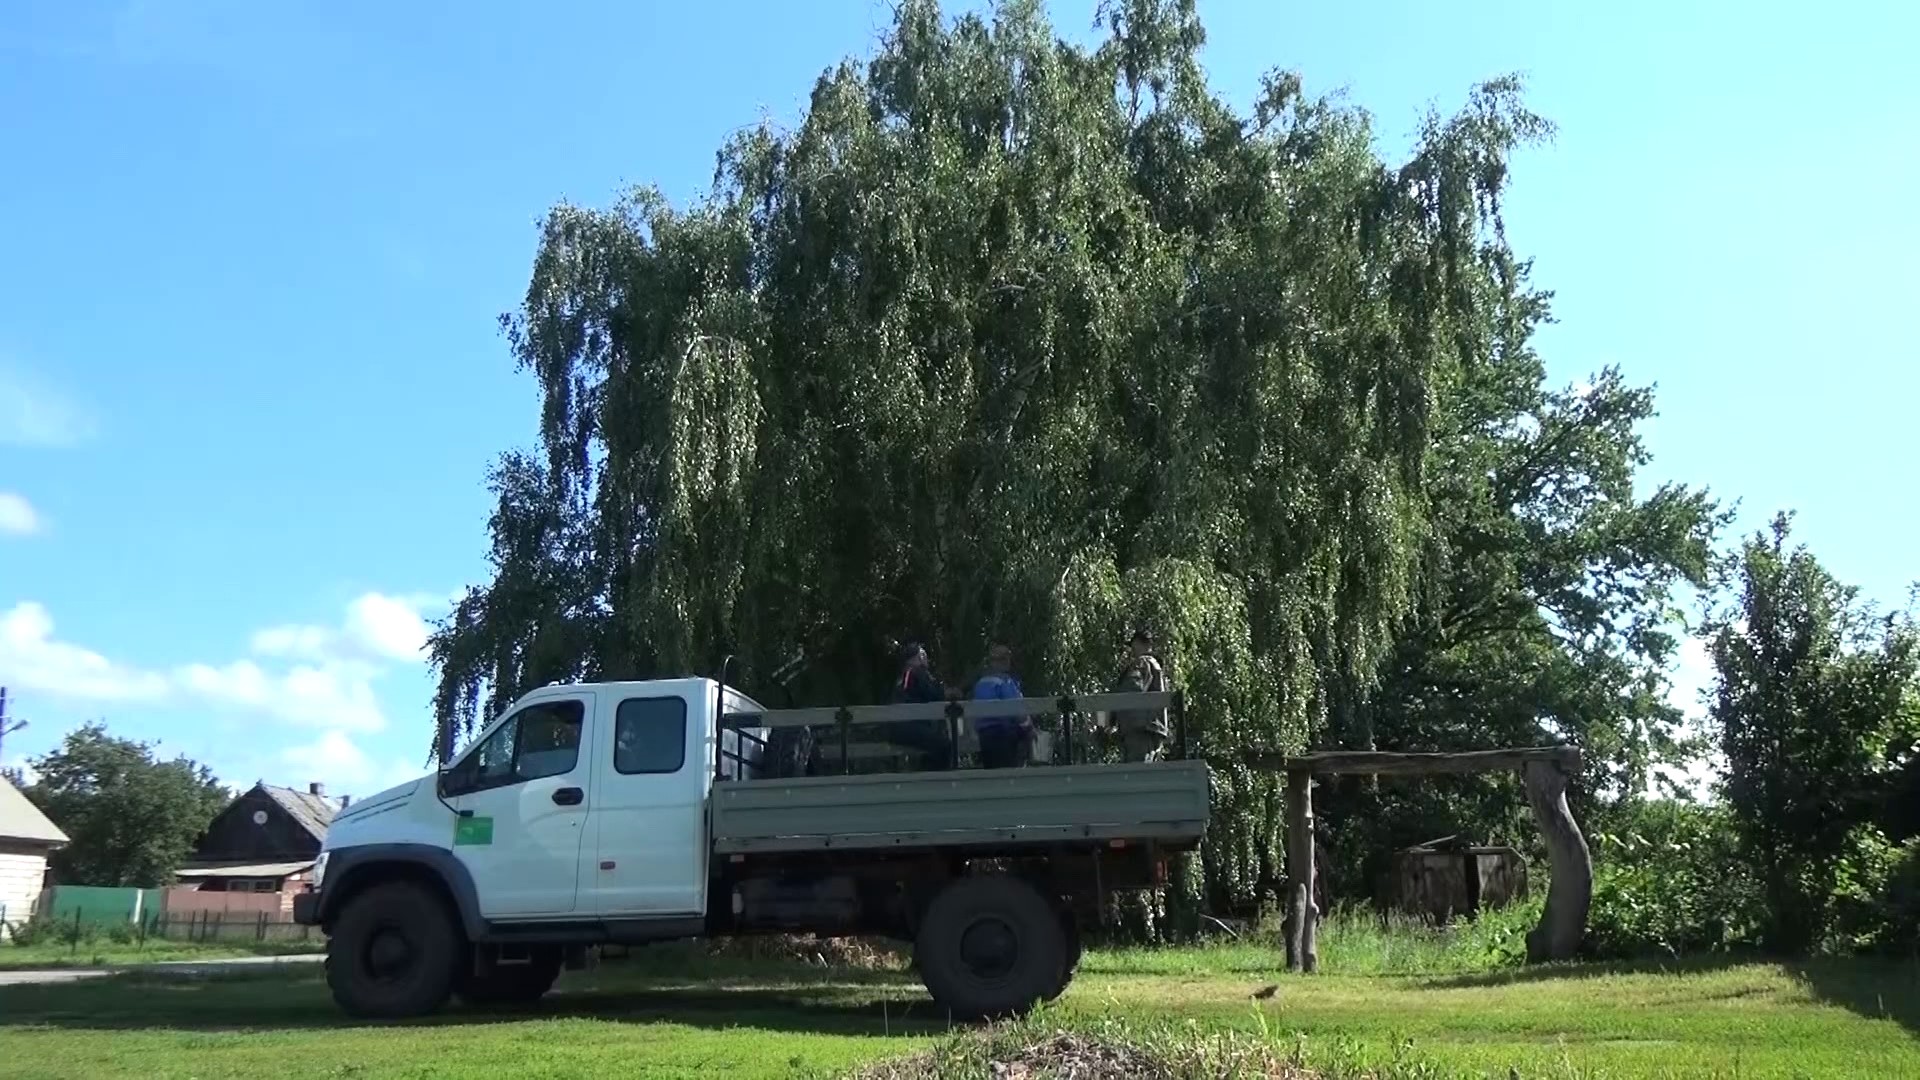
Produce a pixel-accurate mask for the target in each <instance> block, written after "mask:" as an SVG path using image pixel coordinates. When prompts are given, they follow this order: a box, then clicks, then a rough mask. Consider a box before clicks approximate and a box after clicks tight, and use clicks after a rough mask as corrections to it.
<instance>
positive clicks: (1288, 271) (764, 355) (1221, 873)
mask: <svg viewBox="0 0 1920 1080" xmlns="http://www.w3.org/2000/svg"><path fill="white" fill-rule="evenodd" d="M1103 18H1104V26H1105V27H1106V29H1107V31H1108V33H1107V36H1106V38H1105V40H1104V42H1103V43H1102V44H1100V45H1099V46H1098V47H1095V48H1082V47H1079V46H1075V45H1072V44H1068V43H1064V42H1061V41H1059V40H1056V39H1055V38H1054V37H1053V36H1052V34H1051V31H1050V29H1049V28H1048V26H1047V24H1046V22H1045V20H1044V18H1043V17H1042V15H1041V13H1040V10H1039V6H1038V5H1037V4H1036V3H1032V2H1027V0H1023V2H1011V3H1007V4H1003V5H1002V6H1000V7H999V8H998V9H996V10H995V11H994V12H993V13H992V14H991V16H990V17H980V16H974V15H967V16H963V17H961V18H959V19H957V20H952V21H948V20H945V19H943V17H942V16H941V14H940V12H939V10H938V9H937V6H936V5H935V4H934V3H932V2H930V0H909V2H907V3H905V4H903V5H902V6H901V7H900V8H899V10H898V13H897V17H896V20H895V23H894V25H893V27H892V29H891V31H890V32H889V33H888V34H887V35H886V37H885V40H884V41H883V42H882V43H881V45H880V47H879V48H878V50H877V53H876V55H875V57H874V59H873V60H872V61H870V62H869V63H867V64H865V65H855V64H853V63H845V64H842V65H840V66H838V67H837V68H834V69H833V70H831V71H829V72H827V73H826V74H825V75H823V76H822V77H821V79H820V81H819V82H818V84H817V85H816V87H815V88H814V92H813V95H812V100H811V103H810V106H809V108H808V110H807V112H806V115H805V116H804V118H803V119H802V120H801V122H800V123H799V125H798V126H797V127H796V128H794V129H792V130H783V129H781V128H779V127H777V126H775V125H772V124H764V125H762V126H760V127H758V128H756V129H754V130H752V131H750V132H747V133H745V134H743V135H741V136H739V137H737V138H736V139H734V140H733V141H732V142H731V143H729V144H728V145H727V146H726V147H725V148H724V149H723V150H722V151H721V153H720V154H719V159H718V168H717V170H716V182H715V185H714V188H713V191H712V193H711V194H710V195H709V196H708V197H707V198H706V199H704V200H703V201H701V202H699V203H698V204H697V205H694V206H691V207H685V208H678V207H674V206H672V205H669V203H668V202H667V201H666V200H665V199H663V198H662V197H661V196H660V195H658V194H657V193H655V192H651V191H643V192H639V193H636V194H634V195H633V196H631V197H630V198H628V199H626V200H624V201H622V202H621V203H619V204H618V205H616V206H614V207H613V208H611V209H608V210H588V209H582V208H578V207H572V206H561V207H558V208H556V209H555V210H553V211H552V212H551V213H550V214H549V215H548V217H547V219H546V222H545V225H544V229H543V234H542V238H541V245H540V250H539V254H538V256H537V258H536V260H535V264H534V269H533V275H532V280H531V282H530V284H529V287H528V291H527V296H526V300H525V303H524V305H523V307H522V309H521V311H520V312H519V313H518V314H517V315H515V316H512V317H510V318H509V319H508V320H507V329H508V332H509V336H510V340H511V342H512V344H513V348H514V352H515V355H516V356H517V358H518V359H519V361H520V362H521V363H522V364H523V365H524V366H525V367H526V368H527V369H529V370H531V371H532V372H533V373H534V375H535V376H536V378H537V379H538V382H539V385H540V388H541V394H542V411H541V439H540V446H539V448H538V450H537V452H533V453H515V454H509V455H508V456H507V457H505V458H504V459H503V460H502V461H501V463H500V464H499V466H498V467H497V469H496V471H495V473H494V476H493V486H494V489H495V491H496V492H497V494H498V496H499V505H498V508H497V510H496V512H495V514H494V516H493V519H492V522H491V532H492V540H493V552H492V558H493V563H494V576H493V579H492V580H491V581H490V582H488V583H487V584H486V585H484V586H482V587H480V588H477V589H475V590H472V591H471V592H470V593H469V594H468V595H467V596H466V597H465V598H464V599H463V600H462V601H461V603H460V604H459V605H458V607H457V609H456V611H455V612H454V614H453V616H452V617H451V618H450V620H449V621H448V623H447V624H446V625H445V626H444V627H443V628H442V630H441V631H440V632H439V633H438V634H437V635H436V636H435V638H434V641H433V651H434V657H435V660H436V662H437V665H438V667H439V670H440V675H441V685H440V690H439V694H438V699H437V713H438V717H439V723H440V725H441V731H442V735H443V737H445V738H449V739H450V738H452V737H455V736H457V735H459V734H462V733H465V732H468V731H470V730H471V728H472V726H473V724H474V723H475V721H476V718H477V717H479V716H480V715H481V714H482V712H483V711H487V710H491V709H493V708H497V707H499V706H500V705H501V704H503V703H504V702H506V701H508V700H510V699H511V698H513V697H514V696H515V695H517V694H519V693H520V692H522V691H524V690H525V689H526V688H528V687H530V686H534V685H538V684H541V683H544V682H547V681H550V680H553V679H562V678H627V677H645V676H653V675H666V674H676V673H686V672H702V673H709V672H713V671H715V670H717V669H718V666H719V663H720V661H721V660H722V658H723V657H726V656H730V655H731V656H735V657H737V658H738V661H739V665H740V666H739V669H738V675H737V678H738V679H739V681H741V682H743V683H744V684H745V685H747V686H748V688H749V689H754V688H755V684H756V680H764V679H765V678H766V677H767V676H768V674H769V673H770V672H771V671H773V670H774V669H775V668H777V667H778V666H780V665H781V664H783V663H784V662H786V661H787V660H789V659H790V658H791V657H793V656H795V655H796V653H797V654H800V655H803V656H804V657H805V658H806V664H805V669H804V674H803V675H802V676H801V678H800V680H799V681H798V682H797V683H795V684H794V687H793V689H794V690H795V692H796V695H797V697H798V698H799V699H801V700H811V701H860V700H873V699H875V698H876V697H877V696H878V695H879V694H880V693H881V692H882V687H883V686H884V684H885V682H886V678H887V675H888V674H889V670H888V669H889V666H890V664H891V657H890V656H889V654H888V651H887V648H886V646H887V643H888V642H890V641H892V640H896V639H906V638H917V639H920V640H923V641H926V642H927V643H928V644H929V647H930V651H931V652H932V654H933V656H934V657H935V664H936V666H937V667H940V668H942V669H943V670H944V671H945V672H946V673H947V674H948V675H949V676H950V677H961V676H964V675H965V674H967V673H969V672H970V670H971V669H972V668H973V667H974V665H975V664H976V663H977V661H978V658H979V657H981V656H982V654H983V652H984V648H985V646H986V644H987V642H988V640H989V639H990V638H997V639H1004V640H1006V641H1009V642H1010V643H1012V644H1013V645H1014V646H1015V648H1016V650H1017V653H1018V656H1019V657H1020V665H1021V668H1022V670H1023V674H1024V676H1025V679H1026V683H1027V685H1028V686H1029V687H1030V688H1035V689H1040V688H1044V689H1046V690H1049V691H1051V690H1061V691H1076V690H1077V691H1084V690H1088V689H1096V688H1104V687H1105V685H1106V684H1107V683H1108V681H1109V680H1110V679H1111V678H1112V675H1113V672H1114V669H1115V666H1116V661H1117V659H1118V655H1119V652H1120V650H1121V649H1122V648H1123V647H1124V645H1125V639H1126V637H1127V631H1128V630H1129V629H1130V628H1131V627H1133V626H1135V625H1140V624H1145V625H1149V626H1151V627H1153V628H1154V629H1155V630H1157V631H1158V633H1159V635H1160V637H1161V640H1162V643H1163V651H1164V652H1165V653H1166V654H1167V656H1168V659H1169V661H1170V663H1171V666H1172V669H1173V672H1174V675H1175V678H1176V680H1177V681H1178V682H1179V683H1181V684H1182V685H1183V686H1184V687H1185V688H1186V690H1187V692H1188V695H1189V703H1190V704H1189V715H1190V717H1191V720H1192V725H1193V734H1194V741H1195V749H1196V750H1197V751H1198V752H1201V753H1205V754H1207V755H1208V756H1209V757H1210V758H1211V759H1212V760H1214V762H1215V764H1216V766H1217V774H1216V775H1217V782H1216V791H1217V793H1218V795H1219V803H1218V814H1217V820H1216V825H1215V828H1214V829H1213V830H1212V833H1211V836H1210V839H1209V845H1208V849H1207V851H1206V852H1205V878H1206V882H1207V884H1208V885H1209V886H1210V887H1211V889H1212V891H1213V894H1214V896H1215V897H1216V898H1219V899H1223V900H1225V899H1232V898H1237V897H1244V896H1246V895H1247V894H1248V893H1249V892H1250V891H1251V890H1252V889H1253V888H1254V887H1255V885H1256V884H1257V882H1258V880H1259V879H1260V878H1261V877H1263V876H1270V875H1271V874H1272V873H1273V868H1274V854H1275V851H1274V846H1273V841H1274V837H1275V834H1276V832H1277V820H1276V817H1275V815H1276V812H1277V810H1278V800H1277V799H1276V798H1274V791H1273V787H1272V782H1271V780H1270V779H1266V778H1261V777H1255V776H1252V775H1249V774H1247V773H1246V772H1245V771H1244V770H1242V769H1240V768H1239V767H1238V766H1236V765H1235V764H1234V763H1233V760H1232V757H1231V752H1232V751H1236V750H1238V749H1241V748H1246V747H1253V746H1260V747H1270V748H1281V749H1290V748H1298V747H1301V746H1303V745H1305V744H1306V743H1307V742H1308V741H1309V740H1312V739H1316V738H1328V739H1352V738H1354V737H1356V732H1358V737H1360V738H1365V737H1366V735H1365V732H1364V731H1361V730H1360V729H1356V728H1355V727H1354V724H1355V722H1356V721H1355V719H1354V718H1355V716H1356V715H1357V710H1358V709H1359V708H1360V703H1362V702H1364V701H1365V700H1367V691H1368V689H1369V688H1370V687H1371V686H1372V685H1373V683H1374V681H1375V678H1376V675H1377V674H1378V672H1379V670H1380V666H1381V663H1382V661H1383V660H1385V659H1387V658H1389V657H1391V656H1393V655H1394V653H1395V643H1396V640H1397V636H1398V628H1399V626H1400V624H1401V621H1402V619H1403V618H1404V617H1405V616H1406V615H1408V613H1409V612H1419V611H1428V610H1431V609H1432V605H1433V604H1434V603H1437V602H1446V603H1451V602H1456V601H1457V599H1458V598H1444V597H1443V598H1439V599H1438V600H1435V599H1433V598H1428V597H1426V596H1425V595H1424V591H1425V590H1428V589H1429V588H1430V587H1431V586H1430V584H1423V583H1430V582H1431V580H1432V579H1431V577H1430V576H1423V574H1422V573H1421V571H1420V567H1421V560H1422V559H1423V558H1431V557H1433V556H1434V555H1435V554H1436V544H1437V541H1436V539H1435V537H1436V530H1447V529H1452V528H1453V527H1454V524H1453V522H1452V519H1451V518H1449V517H1447V516H1445V508H1446V506H1448V505H1450V504H1449V501H1448V500H1449V499H1450V498H1452V496H1451V495H1450V493H1449V491H1448V490H1445V489H1444V488H1445V484H1444V483H1441V482H1442V481H1444V482H1445V483H1454V482H1456V480H1455V478H1454V477H1453V473H1454V472H1455V471H1456V470H1461V469H1467V470H1469V471H1470V470H1472V469H1476V468H1481V467H1483V466H1485V465H1487V464H1489V463H1487V462H1482V461H1478V460H1454V459H1453V458H1452V457H1451V456H1450V454H1451V451H1449V450H1448V449H1447V445H1448V444H1447V443H1446V442H1445V440H1444V439H1443V438H1442V437H1443V436H1451V437H1455V438H1456V439H1457V440H1465V442H1464V443H1463V445H1465V444H1470V443H1471V440H1466V439H1465V436H1466V434H1467V433H1469V432H1470V431H1471V430H1473V428H1474V425H1476V424H1481V425H1497V424H1498V423H1500V422H1501V417H1502V415H1503V414H1502V413H1501V408H1502V407H1503V406H1502V404H1501V402H1500V401H1497V400H1496V401H1487V402H1478V401H1477V400H1475V401H1469V402H1468V403H1467V404H1466V405H1460V404H1456V403H1457V402H1459V401H1460V400H1461V399H1462V396H1463V395H1467V396H1468V397H1474V396H1475V395H1485V394H1491V395H1494V396H1495V397H1496V398H1497V397H1498V396H1499V395H1501V394H1507V395H1509V396H1512V395H1524V394H1526V393H1530V392H1535V391H1536V390H1537V381H1538V375H1537V372H1535V373H1534V374H1533V376H1532V378H1533V379H1534V383H1532V384H1527V385H1525V386H1519V385H1516V386H1507V385H1505V383H1504V380H1518V381H1520V382H1524V379H1525V372H1524V369H1525V367H1526V365H1525V364H1521V365H1519V368H1520V369H1522V370H1520V371H1519V372H1518V373H1515V372H1509V371H1507V370H1506V369H1505V368H1502V367H1501V357H1502V356H1503V354H1504V353H1505V352H1508V351H1512V350H1516V349H1524V347H1525V339H1526V335H1527V334H1528V333H1529V332H1530V331H1531V329H1532V326H1533V324H1534V323H1535V322H1537V321H1538V319H1539V318H1540V317H1541V308H1540V305H1541V303H1542V302H1541V301H1540V300H1539V298H1537V297H1533V296H1531V295H1529V294H1528V293H1527V291H1526V288H1525V285H1524V266H1523V265H1522V264H1521V263H1520V262H1519V261H1518V260H1517V259H1516V258H1515V257H1514V256H1513V254H1512V253H1511V252H1510V251H1509V249H1508V247H1507V244H1506V241H1505V238H1504V235H1503V232H1502V229H1501V227H1500V198H1501V194H1502V191H1503V189H1504V187H1505V184H1506V181H1507V162H1508V158H1509V155H1510V154H1511V152H1512V151H1513V150H1514V149H1515V148H1516V147H1518V146H1520V145H1522V144H1524V143H1525V142H1527V141H1529V140H1531V139H1534V138H1537V137H1539V136H1541V135H1543V134H1544V133H1545V131H1546V125H1545V124H1544V123H1543V122H1542V121H1540V120H1539V119H1538V118H1537V117H1535V116H1533V115H1532V114H1531V113H1529V112H1528V111H1527V110H1526V109H1525V108H1524V107H1523V106H1522V105H1521V104H1520V102H1519V98H1518V89H1517V87H1516V86H1515V85H1514V84H1513V83H1511V82H1504V81H1503V82H1495V83H1491V84H1488V85H1486V86H1484V87H1482V88H1480V89H1479V90H1478V91H1476V92H1475V93H1474V95H1473V97H1472V99H1471V101H1470V102H1469V104H1468V105H1467V107H1466V108H1465V109H1464V111H1462V112H1461V113H1460V114H1459V115H1457V116H1455V117H1453V118H1451V119H1440V118H1434V119H1432V120H1431V121H1430V122H1429V123H1428V124H1427V126H1426V128H1425V130H1424V133H1423V135H1422V137H1421V139H1420V140H1419V143H1418V145H1417V147H1416V148H1415V150H1414V152H1413V153H1412V155H1411V157H1410V158H1409V159H1408V160H1407V161H1406V162H1405V163H1404V164H1401V165H1398V166H1393V165H1390V164H1388V163H1386V162H1384V161H1382V160H1381V159H1380V158H1379V157H1378V156H1377V155H1376V153H1375V152H1374V149H1373V146H1372V140H1371V137H1370V132H1369V129H1368V124H1367V120H1366V118H1365V116H1364V115H1363V114H1361V113H1359V112H1357V111H1355V110H1352V109H1348V108H1344V107H1340V106H1337V105H1335V104H1333V103H1330V102H1328V101H1325V100H1317V99H1313V98H1310V97H1307V96H1305V95H1303V93H1302V92H1301V89H1300V82H1299V80H1298V79H1297V78H1296V77H1294V76H1292V75H1290V74H1285V73H1276V74H1275V75H1273V76H1271V77H1270V78H1269V79H1268V80H1267V81H1266V83H1265V86H1264V89H1263V92H1262V93H1261V94H1260V96H1259V98H1258V100H1257V101H1256V102H1255V103H1254V105H1253V108H1252V110H1251V111H1250V112H1249V113H1247V114H1244V115H1242V114H1240V113H1237V112H1236V111H1235V110H1233V109H1232V108H1230V107H1229V106H1228V105H1227V104H1226V103H1225V102H1223V101H1222V100H1221V99H1220V98H1219V97H1218V96H1216V95H1215V94H1214V93H1213V92H1212V91H1211V90H1210V89H1209V87H1208V86H1207V84H1206V80H1205V77H1204V74H1203V73H1202V71H1201V68H1200V65H1199V62H1198V58H1197V57H1198V50H1199V48H1200V45H1201V42H1202V40H1203V33H1202V30H1201V27H1200V24H1199V22H1198V19H1197V18H1196V16H1195V15H1194V12H1193V6H1192V3H1191V0H1116V2H1114V3H1111V4H1109V5H1108V6H1107V7H1106V8H1104V9H1103ZM1463 453H1464V451H1463ZM1469 456H1470V455H1469ZM1514 465H1515V466H1516V470H1515V471H1514V472H1513V473H1512V474H1511V475H1508V476H1503V477H1499V478H1497V482H1498V483H1501V484H1512V485H1519V486H1520V488H1522V489H1526V487H1527V485H1530V484H1532V485H1537V484H1539V483H1540V482H1541V481H1540V479H1539V477H1537V476H1534V475H1533V474H1531V473H1529V472H1527V471H1526V469H1525V468H1524V467H1520V466H1523V465H1524V460H1523V459H1516V461H1515V462H1514ZM1436 470H1439V472H1436ZM1458 482H1462V483H1467V484H1469V485H1478V484H1480V483H1482V482H1483V481H1482V480H1480V479H1478V478H1477V477H1467V478H1465V479H1464V480H1460V481H1458ZM1437 483H1441V489H1439V490H1438V492H1437V494H1436V484H1437ZM1496 505H1497V503H1496ZM1436 506H1438V507H1440V508H1441V510H1442V514H1441V516H1436V512H1435V507H1436ZM1549 511H1551V506H1550V505H1549ZM1475 523H1476V527H1477V525H1478V523H1479V519H1477V518H1476V519H1475ZM1449 535H1451V534H1449ZM1448 544H1449V545H1452V546H1449V547H1448V548H1447V553H1449V554H1458V555H1459V557H1460V558H1461V559H1463V560H1466V561H1469V562H1470V561H1471V553H1470V552H1467V553H1465V554H1461V553H1460V549H1459V546H1458V545H1457V544H1455V543H1454V542H1453V541H1452V540H1449V541H1448ZM1502 572H1505V571H1502ZM1535 584H1537V585H1539V587H1541V588H1543V589H1547V590H1548V591H1552V590H1554V589H1556V588H1564V589H1577V588H1578V587H1579V586H1580V584H1582V582H1580V581H1574V580H1568V581H1564V582H1558V583H1555V582H1540V583H1535ZM1513 596H1514V591H1513V590H1511V589H1509V590H1508V591H1507V592H1505V593H1503V594H1502V596H1501V597H1500V598H1499V602H1502V603H1505V602H1508V601H1510V600H1511V599H1512V597H1513ZM1569 603H1570V604H1571V601H1569ZM1528 617H1532V616H1531V615H1529V616H1528Z"/></svg>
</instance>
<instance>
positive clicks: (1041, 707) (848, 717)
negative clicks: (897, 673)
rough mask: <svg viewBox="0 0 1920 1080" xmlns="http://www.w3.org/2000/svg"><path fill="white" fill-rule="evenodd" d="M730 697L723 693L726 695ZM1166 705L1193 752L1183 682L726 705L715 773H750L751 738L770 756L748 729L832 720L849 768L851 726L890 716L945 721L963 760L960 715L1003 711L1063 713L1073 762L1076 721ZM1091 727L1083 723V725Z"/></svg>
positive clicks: (897, 720)
mask: <svg viewBox="0 0 1920 1080" xmlns="http://www.w3.org/2000/svg"><path fill="white" fill-rule="evenodd" d="M722 700H723V702H724V700H725V695H722ZM1161 711H1164V712H1166V713H1168V715H1169V717H1170V719H1171V721H1172V723H1171V727H1172V730H1171V732H1170V733H1169V734H1170V735H1171V737H1172V738H1171V747H1170V749H1171V751H1172V756H1173V757H1174V758H1176V759H1183V758H1185V757H1186V756H1187V754H1186V750H1187V722H1186V707H1185V699H1184V696H1183V695H1182V694H1181V692H1180V691H1178V690H1173V691H1153V692H1137V693H1113V694H1083V695H1079V696H1077V697H1075V696H1062V697H1024V698H1004V699H998V700H988V701H944V702H941V701H935V702H925V703H915V704H902V705H838V706H831V705H830V706H821V707H815V708H802V709H766V710H761V711H757V712H748V711H739V712H736V711H729V710H727V709H726V708H725V706H724V705H723V706H722V708H721V712H720V715H719V717H718V724H717V727H718V729H719V733H720V735H721V738H720V739H719V743H720V748H719V752H718V753H717V754H716V755H715V759H714V772H715V775H716V776H718V777H721V778H727V777H726V775H725V774H726V773H727V772H728V770H727V769H725V768H724V764H726V763H731V764H732V765H733V767H734V768H733V770H732V774H733V777H735V778H737V777H741V776H744V775H746V769H747V768H748V765H749V764H750V763H749V760H748V756H747V755H746V754H745V752H744V751H743V750H742V749H741V747H742V745H744V744H745V743H751V744H753V745H754V746H755V747H757V748H758V749H759V750H760V751H761V753H760V754H759V755H756V757H758V758H759V759H760V760H764V758H765V753H766V751H767V749H768V740H766V739H763V738H761V737H760V736H759V735H757V734H755V733H754V732H753V731H752V730H749V729H758V730H759V731H765V732H773V731H780V730H782V729H790V728H809V729H811V728H834V729H836V730H837V735H838V749H839V757H840V773H841V775H843V776H844V775H847V774H849V773H850V772H851V768H850V765H851V762H852V760H853V745H854V740H853V731H854V729H855V728H856V727H863V726H870V725H871V726H879V725H887V724H909V723H920V724H925V723H930V722H931V723H939V722H942V721H944V722H945V724H946V734H947V752H948V755H949V760H948V767H949V768H958V767H959V765H960V760H959V758H960V746H961V742H962V740H961V731H962V728H961V723H962V721H967V720H982V719H1005V718H1008V717H1057V718H1058V719H1059V731H1060V750H1061V754H1062V756H1063V757H1064V758H1065V759H1066V764H1068V765H1072V764H1074V763H1075V762H1074V750H1075V745H1076V743H1075V739H1074V733H1075V726H1076V725H1075V721H1076V718H1082V717H1087V716H1092V715H1098V714H1101V713H1105V714H1108V715H1113V714H1117V713H1129V712H1161ZM1081 727H1082V728H1084V727H1085V725H1084V723H1083V724H1082V725H1081ZM729 732H731V733H733V734H734V735H735V736H736V739H735V742H734V746H733V747H731V748H729V747H728V746H727V745H726V738H725V736H726V734H727V733H729Z"/></svg>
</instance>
